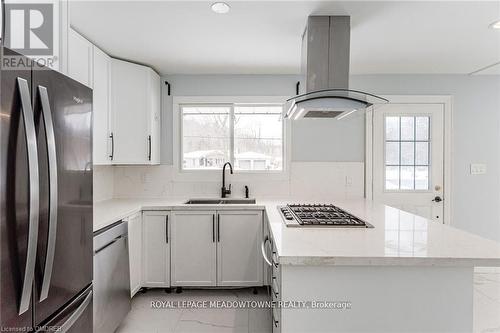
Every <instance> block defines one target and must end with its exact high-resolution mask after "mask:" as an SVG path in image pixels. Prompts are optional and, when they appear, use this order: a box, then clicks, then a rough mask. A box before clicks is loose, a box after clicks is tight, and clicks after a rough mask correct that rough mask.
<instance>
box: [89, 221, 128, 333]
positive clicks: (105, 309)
mask: <svg viewBox="0 0 500 333" xmlns="http://www.w3.org/2000/svg"><path fill="white" fill-rule="evenodd" d="M127 237H128V235H127V223H126V222H122V223H119V224H117V225H115V226H113V227H112V228H110V229H108V230H106V231H104V232H102V233H100V234H98V235H96V236H94V290H95V296H94V332H99V333H112V332H114V331H115V330H116V328H117V327H118V326H119V325H120V323H121V322H122V320H123V318H125V316H126V315H127V313H128V312H129V311H130V308H131V305H130V270H129V258H128V245H127Z"/></svg>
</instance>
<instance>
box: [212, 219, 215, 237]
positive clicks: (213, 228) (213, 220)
mask: <svg viewBox="0 0 500 333" xmlns="http://www.w3.org/2000/svg"><path fill="white" fill-rule="evenodd" d="M212 243H215V214H212Z"/></svg>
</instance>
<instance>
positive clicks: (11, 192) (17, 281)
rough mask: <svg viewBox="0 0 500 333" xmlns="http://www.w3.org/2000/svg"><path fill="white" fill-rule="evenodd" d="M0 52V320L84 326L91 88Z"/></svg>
mask: <svg viewBox="0 0 500 333" xmlns="http://www.w3.org/2000/svg"><path fill="white" fill-rule="evenodd" d="M0 51H1V55H0V57H1V59H0V64H1V71H0V81H1V83H0V149H1V150H0V210H1V221H0V233H1V234H0V242H1V244H0V251H1V252H0V256H1V268H0V269H1V272H0V273H1V275H0V284H1V289H0V315H1V316H0V321H1V323H0V324H1V326H0V329H1V331H7V330H9V331H12V330H13V329H14V328H21V329H22V331H29V330H31V329H33V328H34V329H35V330H37V329H40V327H42V329H45V330H46V329H47V328H43V326H53V327H52V330H54V326H55V329H58V332H82V333H88V332H92V255H93V252H92V251H93V243H92V126H91V124H92V90H91V89H89V88H87V87H86V86H84V85H82V84H80V83H78V82H76V81H74V80H72V79H70V78H68V77H66V76H64V75H63V74H60V73H58V72H55V71H52V70H50V69H47V68H41V67H40V66H38V65H34V64H32V63H30V61H29V60H28V59H27V58H24V57H22V56H20V55H18V54H16V53H15V52H13V51H11V50H9V49H7V48H2V49H1V50H0ZM14 60H15V62H14Z"/></svg>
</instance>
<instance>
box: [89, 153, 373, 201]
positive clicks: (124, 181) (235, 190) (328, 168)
mask: <svg viewBox="0 0 500 333" xmlns="http://www.w3.org/2000/svg"><path fill="white" fill-rule="evenodd" d="M220 178H221V177H220V176H217V177H216V178H214V180H213V181H212V180H203V181H186V180H180V179H177V178H176V177H175V175H174V170H173V166H171V165H157V166H96V167H94V201H100V200H106V199H110V198H112V197H113V198H137V197H143V198H160V197H185V198H187V197H207V196H208V197H213V196H219V195H220V186H221V184H220V182H221V179H220ZM227 181H228V182H229V183H231V184H232V195H231V196H232V197H243V196H244V191H245V190H244V186H245V185H248V186H249V188H250V196H251V197H257V198H263V197H265V198H270V197H292V198H293V197H296V198H302V199H303V198H308V199H311V200H314V199H316V198H317V199H321V198H324V197H330V198H361V197H363V196H364V163H363V162H292V163H291V167H290V172H289V175H288V177H283V178H282V179H274V178H273V179H263V177H259V178H257V179H255V180H248V179H247V180H245V181H244V182H243V181H239V180H237V179H232V176H231V175H229V174H228V175H227Z"/></svg>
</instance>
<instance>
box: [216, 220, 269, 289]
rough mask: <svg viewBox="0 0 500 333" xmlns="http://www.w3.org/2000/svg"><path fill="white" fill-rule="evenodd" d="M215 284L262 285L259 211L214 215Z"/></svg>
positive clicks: (260, 221)
mask: <svg viewBox="0 0 500 333" xmlns="http://www.w3.org/2000/svg"><path fill="white" fill-rule="evenodd" d="M217 236H218V237H217V285H218V286H242V287H244V286H261V285H263V282H264V281H263V260H262V255H261V253H260V244H261V242H262V212H261V211H255V210H248V211H219V212H217Z"/></svg>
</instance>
